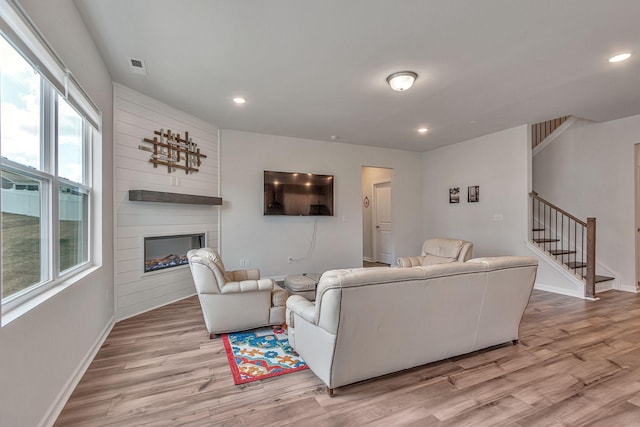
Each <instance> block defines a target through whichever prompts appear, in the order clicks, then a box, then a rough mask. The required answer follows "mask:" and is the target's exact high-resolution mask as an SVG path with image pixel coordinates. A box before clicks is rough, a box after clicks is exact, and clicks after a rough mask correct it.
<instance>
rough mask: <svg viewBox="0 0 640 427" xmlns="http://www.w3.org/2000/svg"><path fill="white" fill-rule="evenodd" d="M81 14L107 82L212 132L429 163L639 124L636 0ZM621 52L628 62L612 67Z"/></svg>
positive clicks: (249, 3) (342, 0) (215, 4)
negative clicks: (434, 155)
mask: <svg viewBox="0 0 640 427" xmlns="http://www.w3.org/2000/svg"><path fill="white" fill-rule="evenodd" d="M76 4H77V6H78V9H79V10H80V13H81V15H82V17H83V19H84V21H85V23H86V25H87V27H88V29H89V31H90V32H91V34H92V35H93V37H94V40H95V43H96V45H97V46H98V48H99V50H100V51H101V53H102V56H103V58H104V60H105V63H106V65H107V67H108V69H109V72H110V73H111V76H112V78H113V80H114V81H116V82H118V83H120V84H123V85H125V86H127V87H130V88H132V89H135V90H137V91H139V92H142V93H144V94H146V95H148V96H151V97H153V98H155V99H158V100H160V101H162V102H164V103H167V104H169V105H171V106H173V107H175V108H178V109H180V110H183V111H185V112H187V113H190V114H192V115H194V116H196V117H199V118H201V119H203V120H206V121H208V122H210V123H212V124H214V125H217V126H219V127H220V128H222V129H235V130H243V131H248V132H256V133H263V134H272V135H283V136H292V137H300V138H308V139H316V140H327V141H330V140H332V138H331V136H337V139H336V140H337V141H338V142H345V143H350V144H362V145H370V146H379V147H389V148H398V149H404V150H414V151H426V150H430V149H433V148H436V147H439V146H443V145H447V144H451V143H456V142H460V141H463V140H466V139H469V138H473V137H476V136H480V135H485V134H488V133H492V132H496V131H499V130H502V129H507V128H511V127H514V126H518V125H522V124H525V123H535V122H539V121H543V120H547V119H551V118H555V117H559V116H564V115H575V116H578V117H582V118H585V119H589V120H594V121H599V122H600V121H608V120H612V119H617V118H621V117H626V116H631V115H636V114H640V55H639V53H640V23H639V22H638V20H639V18H640V2H638V1H637V0H607V1H602V0H563V1H557V0H535V1H532V0H483V1H471V0H438V1H435V0H403V1H398V0H377V1H372V0H322V1H317V0H316V1H311V0H270V1H265V0H243V1H234V0H189V1H184V0H154V1H145V0H109V1H104V0H76ZM621 51H632V52H635V55H634V56H632V57H631V59H629V60H628V61H626V62H623V63H618V64H610V63H608V62H607V59H608V58H609V57H610V56H612V55H613V54H616V53H618V52H621ZM129 58H136V59H142V60H144V62H145V64H146V69H147V75H146V76H144V75H139V74H133V73H132V72H131V67H130V65H129ZM402 70H411V71H414V72H416V73H418V76H419V77H418V79H417V80H416V83H415V85H414V87H413V88H412V89H410V90H409V91H407V92H393V91H392V90H391V89H390V88H389V86H388V85H387V83H386V81H385V80H386V77H387V76H388V75H389V74H391V73H393V72H396V71H402ZM238 95H240V96H244V97H246V98H247V100H248V101H247V103H246V104H244V105H236V104H234V103H233V102H232V98H233V97H234V96H238ZM419 127H427V128H429V132H427V133H426V134H424V135H420V134H418V132H417V129H418V128H419Z"/></svg>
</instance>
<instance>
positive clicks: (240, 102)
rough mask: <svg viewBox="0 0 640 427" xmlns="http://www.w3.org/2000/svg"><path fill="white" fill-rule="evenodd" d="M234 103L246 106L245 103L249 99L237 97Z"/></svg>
mask: <svg viewBox="0 0 640 427" xmlns="http://www.w3.org/2000/svg"><path fill="white" fill-rule="evenodd" d="M233 102H235V103H236V104H244V103H245V102H247V98H245V97H242V96H236V97H235V98H233Z"/></svg>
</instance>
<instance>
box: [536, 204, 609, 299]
mask: <svg viewBox="0 0 640 427" xmlns="http://www.w3.org/2000/svg"><path fill="white" fill-rule="evenodd" d="M529 195H530V196H531V209H532V212H531V221H532V224H531V230H532V232H531V241H532V242H534V243H535V244H537V245H538V246H539V247H540V248H541V249H543V250H544V251H545V252H547V253H549V254H550V255H551V256H553V257H555V259H556V260H558V261H559V262H560V263H562V264H564V265H565V266H567V268H569V269H571V270H572V271H573V272H574V273H576V274H578V275H580V276H581V277H582V279H583V280H584V281H585V297H587V298H595V294H596V292H595V284H596V282H600V281H604V280H611V279H613V278H612V277H603V276H597V275H596V219H595V218H587V221H586V222H585V221H582V220H580V219H579V218H576V217H575V216H573V215H571V214H570V213H568V212H566V211H565V210H563V209H561V208H559V207H557V206H555V205H554V204H552V203H550V202H548V201H546V200H544V199H543V198H542V197H540V196H538V193H536V192H531V193H530V194H529ZM558 222H559V223H560V224H559V226H558ZM565 223H566V226H565ZM585 232H586V239H585ZM539 233H541V234H542V237H540V234H539ZM578 253H579V254H580V259H579V260H578ZM585 257H586V262H585ZM585 270H586V271H585ZM583 272H584V273H583Z"/></svg>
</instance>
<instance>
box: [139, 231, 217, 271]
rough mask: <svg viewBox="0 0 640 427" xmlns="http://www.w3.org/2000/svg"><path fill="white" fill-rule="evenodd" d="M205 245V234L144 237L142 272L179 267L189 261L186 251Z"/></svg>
mask: <svg viewBox="0 0 640 427" xmlns="http://www.w3.org/2000/svg"><path fill="white" fill-rule="evenodd" d="M204 245H205V234H204V233H199V234H180V235H173V236H154V237H145V238H144V272H145V273H149V272H152V271H159V270H164V269H167V268H172V267H179V266H181V265H185V264H188V263H189V260H188V259H187V252H189V250H191V249H199V248H202V247H204Z"/></svg>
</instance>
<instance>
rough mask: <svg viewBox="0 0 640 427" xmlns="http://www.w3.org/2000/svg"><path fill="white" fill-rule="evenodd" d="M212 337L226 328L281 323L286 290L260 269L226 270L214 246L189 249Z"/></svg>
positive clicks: (232, 328)
mask: <svg viewBox="0 0 640 427" xmlns="http://www.w3.org/2000/svg"><path fill="white" fill-rule="evenodd" d="M187 258H188V259H189V267H190V268H191V274H192V275H193V281H194V283H195V285H196V291H197V292H198V298H199V299H200V306H201V307H202V315H203V316H204V322H205V324H206V326H207V330H208V331H209V336H210V338H214V337H215V336H216V335H217V334H220V333H224V332H234V331H244V330H247V329H253V328H258V327H262V326H268V325H282V324H283V323H284V317H285V304H286V301H287V291H286V290H284V289H282V288H281V287H279V286H278V285H277V284H276V283H275V282H274V281H273V280H271V279H260V271H259V270H258V269H250V270H235V271H226V270H225V268H224V264H223V263H222V259H221V258H220V255H218V254H217V253H216V252H215V251H214V250H212V249H211V248H201V249H192V250H190V251H189V252H188V253H187Z"/></svg>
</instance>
